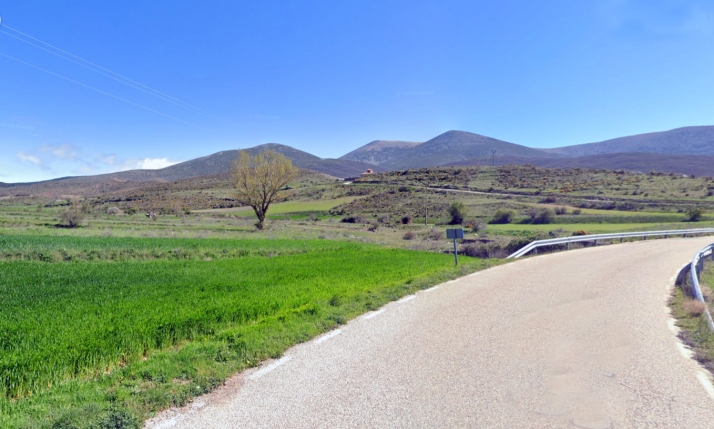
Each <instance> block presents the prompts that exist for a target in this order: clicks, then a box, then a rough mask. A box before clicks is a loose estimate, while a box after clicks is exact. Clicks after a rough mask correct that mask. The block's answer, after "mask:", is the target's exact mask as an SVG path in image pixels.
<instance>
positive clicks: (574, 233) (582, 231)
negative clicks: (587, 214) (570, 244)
mask: <svg viewBox="0 0 714 429" xmlns="http://www.w3.org/2000/svg"><path fill="white" fill-rule="evenodd" d="M580 235H590V234H589V233H588V232H587V231H585V230H583V229H579V230H577V231H575V232H573V237H577V236H580Z"/></svg>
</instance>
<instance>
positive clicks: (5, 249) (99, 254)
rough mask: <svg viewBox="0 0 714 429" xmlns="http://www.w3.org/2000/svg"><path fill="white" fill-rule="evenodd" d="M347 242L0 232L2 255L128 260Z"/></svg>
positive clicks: (260, 252)
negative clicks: (5, 233)
mask: <svg viewBox="0 0 714 429" xmlns="http://www.w3.org/2000/svg"><path fill="white" fill-rule="evenodd" d="M348 246H350V244H349V243H347V242H344V241H324V240H321V241H318V240H286V239H283V240H280V239H273V240H266V239H265V238H264V237H252V238H251V239H245V238H244V239H240V240H236V239H215V238H206V239H200V240H199V239H190V238H138V237H91V236H90V237H76V236H50V235H44V236H40V235H32V236H31V235H0V260H16V261H45V262H61V261H80V260H84V261H102V260H104V261H127V260H147V259H172V260H196V259H198V260H206V259H209V260H210V259H226V258H237V257H245V256H278V255H289V254H298V253H307V252H327V251H333V250H339V249H343V248H345V247H348Z"/></svg>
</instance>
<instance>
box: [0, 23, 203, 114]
mask: <svg viewBox="0 0 714 429" xmlns="http://www.w3.org/2000/svg"><path fill="white" fill-rule="evenodd" d="M0 28H1V27H0ZM0 33H4V34H7V35H8V36H10V37H13V38H15V39H17V40H19V41H21V42H23V43H27V44H28V45H30V46H34V47H35V48H37V49H42V50H43V51H45V52H49V53H50V54H52V55H55V56H57V57H60V58H62V59H63V60H67V61H69V62H71V63H74V64H77V65H78V66H80V67H84V68H85V69H87V70H91V71H93V72H95V73H99V74H101V75H102V76H106V77H108V78H109V79H114V80H115V81H117V82H119V83H123V84H124V85H128V86H130V87H132V88H134V89H138V90H139V91H143V92H145V93H147V94H149V95H153V96H154V97H158V98H160V99H162V100H164V101H168V102H169V103H173V104H175V105H177V106H179V107H183V108H184V109H189V110H193V111H194V112H198V113H203V112H202V111H201V110H198V109H194V108H193V107H189V106H184V105H183V104H181V103H178V102H176V101H174V100H172V99H171V98H168V97H164V96H162V95H158V94H154V93H152V92H150V91H148V90H146V89H144V88H141V87H140V86H137V85H134V84H132V83H129V82H125V81H123V80H121V79H119V78H116V77H114V76H112V75H110V74H108V73H104V72H101V71H99V70H95V69H93V68H91V67H89V66H88V65H86V64H82V63H80V62H79V61H75V60H73V59H71V58H67V57H65V56H63V55H61V54H58V53H57V52H53V51H51V50H49V49H47V48H43V47H42V46H39V45H36V44H34V43H32V42H28V41H27V40H25V39H23V38H21V37H17V36H15V35H13V34H10V33H8V32H7V31H3V30H0Z"/></svg>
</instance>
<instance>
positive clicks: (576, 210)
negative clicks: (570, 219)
mask: <svg viewBox="0 0 714 429" xmlns="http://www.w3.org/2000/svg"><path fill="white" fill-rule="evenodd" d="M582 212H583V211H582V210H580V209H575V210H573V214H574V215H579V214H580V213H582Z"/></svg>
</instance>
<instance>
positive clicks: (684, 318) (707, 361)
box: [670, 270, 714, 374]
mask: <svg viewBox="0 0 714 429" xmlns="http://www.w3.org/2000/svg"><path fill="white" fill-rule="evenodd" d="M710 271H714V270H710ZM711 277H714V275H711V274H710V278H711ZM710 284H711V283H710ZM698 303H699V302H698V301H694V300H693V299H692V298H691V297H689V296H687V294H686V293H685V292H684V291H683V290H682V288H680V287H677V288H675V291H674V295H673V297H672V299H671V302H670V307H671V309H672V316H673V317H674V318H675V319H676V320H677V322H676V323H677V326H679V328H680V329H681V331H680V332H679V338H680V339H681V340H682V341H683V342H684V343H685V344H687V345H688V346H689V347H690V348H691V349H692V351H693V352H694V358H695V359H696V360H697V361H699V362H700V363H701V364H702V365H703V366H704V367H705V368H707V369H708V370H709V372H710V373H712V374H714V333H712V331H711V329H710V328H709V325H708V324H707V321H706V318H705V316H703V315H702V313H701V308H700V306H699V305H697V304H698ZM710 307H711V305H710ZM710 311H711V310H710Z"/></svg>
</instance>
